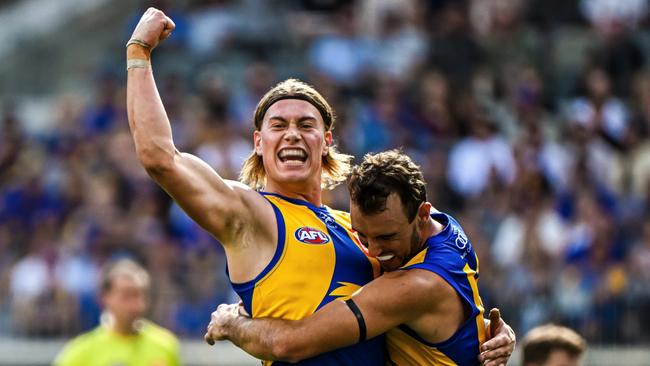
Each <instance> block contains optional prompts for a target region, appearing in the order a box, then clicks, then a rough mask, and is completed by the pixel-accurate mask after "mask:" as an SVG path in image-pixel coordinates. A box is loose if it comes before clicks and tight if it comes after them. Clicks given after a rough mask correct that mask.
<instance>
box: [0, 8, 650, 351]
mask: <svg viewBox="0 0 650 366" xmlns="http://www.w3.org/2000/svg"><path fill="white" fill-rule="evenodd" d="M174 3H175V2H172V1H162V0H159V1H148V2H146V4H144V5H146V6H150V5H151V6H156V7H159V8H161V9H162V10H164V11H165V12H166V13H167V14H168V15H169V16H171V17H172V19H174V21H175V22H176V25H177V28H176V30H175V32H174V34H173V35H172V37H171V38H170V39H169V40H167V41H165V42H164V43H162V44H161V46H160V47H159V49H156V50H155V51H154V56H153V65H154V71H155V73H156V77H157V84H158V88H159V90H160V93H161V96H162V99H163V102H164V104H165V107H166V111H167V113H168V115H169V118H170V121H171V123H172V128H173V132H174V139H175V144H176V146H177V147H178V149H179V150H182V151H186V152H192V153H194V154H196V155H198V156H199V157H201V158H202V159H204V160H205V161H207V162H208V163H209V164H210V165H211V166H213V167H214V168H215V169H216V170H217V171H218V172H219V173H220V174H221V175H222V176H223V177H225V178H230V179H236V178H237V175H238V172H239V168H240V164H241V163H242V161H243V160H244V159H245V157H246V156H247V155H248V153H249V152H250V150H251V148H252V144H251V142H252V122H251V120H252V113H253V110H254V108H255V105H256V103H257V101H258V100H259V99H260V98H261V96H262V95H263V94H264V92H265V91H266V90H267V89H268V88H270V87H271V86H272V85H274V84H275V83H277V82H278V81H281V80H283V79H285V78H287V77H298V78H300V79H302V80H305V81H307V82H309V83H311V84H313V85H314V86H316V88H317V89H318V90H319V91H321V92H322V93H323V94H324V95H325V97H326V98H327V99H328V100H329V101H330V103H331V104H332V105H333V106H334V108H335V110H336V112H337V122H336V127H335V139H336V142H337V143H338V144H339V146H340V148H341V150H342V151H343V152H347V153H350V154H354V155H355V156H357V158H359V157H361V156H362V155H363V154H364V153H366V152H370V151H375V152H376V151H381V150H385V149H388V148H393V147H402V148H403V149H404V151H405V152H407V153H408V154H409V155H411V156H412V157H413V158H414V159H415V160H416V161H417V162H418V163H419V164H420V165H421V166H422V169H423V171H424V172H425V177H426V179H427V182H428V186H429V191H428V196H429V201H431V202H432V203H433V205H434V206H435V207H436V208H438V209H439V210H442V211H446V212H449V213H451V214H452V215H455V216H456V217H457V218H458V219H459V221H460V222H461V223H462V225H463V226H464V228H465V230H466V231H467V233H468V235H469V237H470V239H471V241H472V243H473V245H474V248H475V250H476V251H477V253H478V255H479V258H480V263H481V267H480V268H481V279H480V282H479V284H480V287H481V292H482V296H483V300H484V303H485V304H486V307H492V306H497V307H500V308H501V311H502V313H503V314H504V317H505V319H506V320H507V321H508V323H510V324H511V325H512V326H513V327H514V328H515V330H516V331H517V332H518V334H524V332H525V331H527V330H528V329H530V328H532V327H534V326H536V325H538V324H542V323H546V322H550V321H554V322H556V323H560V324H565V325H568V326H570V327H572V328H573V329H576V330H577V331H578V332H579V333H580V334H582V335H583V336H584V337H585V338H586V339H587V340H588V341H590V342H596V343H640V342H644V343H646V344H647V343H648V342H650V333H648V332H647V330H646V329H648V328H649V327H650V313H648V311H647V309H648V308H650V72H648V71H647V69H648V68H647V66H646V65H648V61H649V60H650V32H648V30H647V26H648V25H649V24H650V17H649V16H648V4H647V1H646V0H572V1H566V0H464V1H460V0H428V1H426V0H357V1H343V0H338V1H337V0H292V1H289V0H286V1H262V0H240V1H234V0H196V1H186V2H183V3H182V4H183V5H182V6H180V5H177V6H174V5H173V4H174ZM140 15H141V11H138V12H136V13H133V14H131V15H130V16H125V23H124V25H123V27H124V29H123V33H122V35H118V36H119V37H121V38H120V39H119V41H120V42H121V41H126V40H127V39H128V36H129V34H130V32H131V30H132V29H133V27H134V25H135V24H136V22H137V20H138V19H139V16H140ZM123 54H124V50H123V48H115V49H111V50H107V57H110V58H113V59H114V64H112V65H109V66H110V67H108V68H106V67H103V68H102V70H101V71H99V72H97V73H95V74H94V75H93V76H92V77H89V83H93V84H92V85H93V90H94V92H93V93H91V94H70V93H66V94H56V95H52V96H51V97H50V99H51V105H52V108H51V113H49V115H48V119H49V120H48V121H47V123H46V124H45V125H44V126H41V127H40V128H33V127H32V128H26V127H25V126H33V123H31V122H30V121H29V120H27V119H28V117H26V116H27V115H25V114H22V113H20V111H21V110H22V109H21V108H20V107H21V105H20V103H21V100H20V98H16V99H15V100H5V101H4V102H3V104H2V106H0V110H1V116H0V131H1V132H0V325H2V324H4V325H6V327H2V326H0V329H8V330H9V332H11V334H12V335H16V336H30V337H43V336H70V335H74V334H77V333H79V332H80V331H82V330H87V329H90V328H91V327H92V326H94V325H95V324H97V322H98V318H99V316H98V312H99V306H98V304H97V283H96V281H97V277H98V273H99V271H100V269H101V267H102V265H103V264H104V263H105V262H106V261H107V260H109V259H111V258H115V257H122V256H123V257H132V258H135V259H137V260H139V261H141V262H142V263H144V264H145V265H146V267H147V269H148V270H149V271H150V272H151V275H152V291H151V316H150V317H151V319H153V320H154V321H156V322H157V323H159V324H161V325H163V326H165V327H168V328H170V329H171V330H173V331H174V332H176V333H177V334H178V335H180V336H182V337H200V336H202V335H203V331H204V329H205V325H206V324H207V321H208V320H209V314H210V312H211V311H212V310H213V309H214V308H215V307H216V305H217V304H219V303H221V302H226V301H233V300H235V299H236V298H235V296H234V295H233V292H232V291H231V290H230V288H229V284H228V281H227V278H226V276H225V258H224V255H223V252H222V250H221V249H220V247H219V245H218V244H217V242H216V241H215V240H214V239H213V238H211V237H210V236H209V235H207V234H206V233H205V232H203V231H202V230H201V229H200V228H198V227H197V226H196V225H195V224H194V223H193V222H192V221H191V220H190V219H188V217H187V216H185V214H184V213H183V212H182V211H181V210H180V209H179V207H178V206H176V205H175V204H173V202H172V201H171V200H170V199H169V198H168V197H167V196H166V194H165V193H164V192H163V191H162V190H161V189H159V188H158V187H157V186H156V185H155V184H154V183H153V182H152V181H151V180H150V179H149V177H148V176H147V175H146V173H145V172H144V170H143V169H142V168H141V167H140V165H139V163H138V162H137V159H136V156H135V152H134V147H133V142H132V140H131V136H130V134H129V131H128V123H127V120H126V111H125V72H124V71H123V67H124V66H123V56H122V55H123ZM325 200H326V202H327V204H328V205H330V206H332V207H336V208H341V209H347V207H348V203H347V193H346V190H345V188H344V187H339V188H337V189H336V190H334V191H331V192H328V193H327V194H326V196H325Z"/></svg>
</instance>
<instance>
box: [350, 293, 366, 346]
mask: <svg viewBox="0 0 650 366" xmlns="http://www.w3.org/2000/svg"><path fill="white" fill-rule="evenodd" d="M345 303H346V304H347V305H348V307H349V308H350V310H352V313H353V314H354V316H355V317H356V318H357V323H359V342H363V341H365V340H366V321H365V320H364V319H363V314H361V310H359V307H358V306H357V304H355V303H354V301H352V299H347V300H345Z"/></svg>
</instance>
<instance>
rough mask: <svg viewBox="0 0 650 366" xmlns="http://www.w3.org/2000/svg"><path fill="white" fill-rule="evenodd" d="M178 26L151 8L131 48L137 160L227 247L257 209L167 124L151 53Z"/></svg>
mask: <svg viewBox="0 0 650 366" xmlns="http://www.w3.org/2000/svg"><path fill="white" fill-rule="evenodd" d="M174 26H175V25H174V22H173V21H172V20H171V19H170V18H169V17H167V16H166V15H165V14H164V13H163V12H162V11H160V10H158V9H155V8H149V9H148V10H147V11H146V12H145V13H144V14H143V15H142V18H141V19H140V22H139V23H138V25H137V26H136V28H135V30H134V31H133V35H132V36H131V39H130V40H129V42H128V44H127V69H128V71H127V72H128V83H127V111H128V117H129V126H130V128H131V133H132V135H133V139H134V141H135V147H136V152H137V155H138V158H139V160H140V162H141V164H142V165H143V166H144V168H145V169H146V170H147V172H148V173H149V175H150V176H151V177H152V178H153V179H154V180H155V181H156V182H157V183H158V184H159V185H160V186H161V187H162V188H163V189H165V191H167V193H169V194H170V195H171V196H172V197H173V198H174V200H175V201H176V202H178V204H179V205H180V206H181V207H182V208H183V209H184V210H185V211H186V212H187V213H188V214H189V215H190V216H191V217H192V218H193V219H194V220H195V221H196V222H198V223H199V225H201V226H203V227H204V228H205V229H206V230H208V231H209V232H211V233H212V234H213V235H215V236H216V237H217V238H218V239H219V240H220V241H221V242H222V243H224V245H228V244H229V243H231V242H232V241H233V238H232V237H231V236H232V235H233V233H235V232H237V230H238V229H237V228H238V227H239V228H241V227H242V226H243V224H242V223H241V222H237V218H239V219H242V218H245V217H249V216H250V215H247V212H258V211H259V210H255V209H254V208H251V207H250V205H251V202H247V201H246V197H245V196H246V195H247V194H248V196H250V197H252V196H253V195H251V194H250V193H251V191H250V190H248V189H247V188H246V187H245V186H243V185H241V184H239V183H237V182H233V181H226V180H224V179H222V178H221V177H220V176H219V175H218V174H217V173H216V172H215V171H214V170H213V169H212V168H211V167H210V166H208V165H207V164H206V163H205V162H203V161H202V160H200V159H198V158H197V157H195V156H192V155H190V154H185V153H181V152H179V151H178V150H177V149H176V148H175V146H174V143H173V140H172V130H171V127H170V123H169V119H168V117H167V114H166V112H165V108H164V106H163V103H162V101H161V99H160V95H159V93H158V90H157V88H156V83H155V81H154V77H153V73H152V70H151V67H150V61H151V51H152V50H153V49H154V48H155V47H156V46H157V45H158V43H159V42H160V41H162V40H164V39H165V38H167V37H168V36H169V35H170V34H171V32H172V31H173V29H174ZM253 201H254V200H253ZM259 201H263V200H259ZM253 204H256V203H255V202H253ZM257 204H260V203H257ZM267 211H269V212H270V208H269V209H268V210H267Z"/></svg>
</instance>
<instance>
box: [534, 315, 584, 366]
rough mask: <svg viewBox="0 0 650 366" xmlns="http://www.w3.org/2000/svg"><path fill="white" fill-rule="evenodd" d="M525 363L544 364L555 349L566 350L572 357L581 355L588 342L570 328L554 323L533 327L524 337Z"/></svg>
mask: <svg viewBox="0 0 650 366" xmlns="http://www.w3.org/2000/svg"><path fill="white" fill-rule="evenodd" d="M522 343H523V351H522V355H523V364H524V365H526V364H529V363H534V364H543V363H544V362H546V361H547V360H548V357H549V356H550V355H551V353H552V352H554V351H564V352H566V353H567V354H569V356H570V357H573V358H575V357H580V356H581V355H582V354H583V353H584V352H585V350H586V348H587V342H585V340H584V338H582V337H581V336H580V335H579V334H578V333H576V332H575V331H573V330H572V329H570V328H567V327H562V326H559V325H554V324H547V325H542V326H539V327H536V328H533V329H531V330H530V331H529V332H528V334H526V336H525V337H524V340H523V341H522Z"/></svg>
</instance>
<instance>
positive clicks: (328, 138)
mask: <svg viewBox="0 0 650 366" xmlns="http://www.w3.org/2000/svg"><path fill="white" fill-rule="evenodd" d="M330 146H332V131H326V132H325V145H324V146H323V156H327V154H329V152H330Z"/></svg>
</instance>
